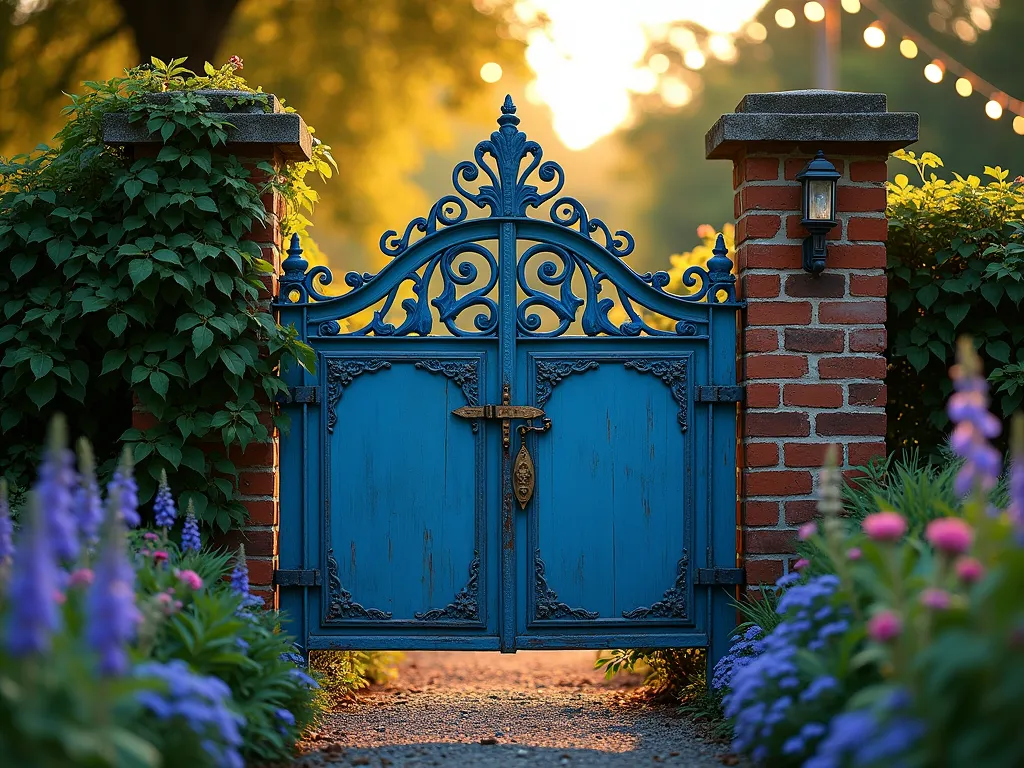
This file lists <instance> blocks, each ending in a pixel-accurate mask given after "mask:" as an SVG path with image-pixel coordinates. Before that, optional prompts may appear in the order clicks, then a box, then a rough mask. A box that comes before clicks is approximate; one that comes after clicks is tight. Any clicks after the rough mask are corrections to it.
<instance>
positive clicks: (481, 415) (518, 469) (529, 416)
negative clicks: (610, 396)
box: [452, 384, 551, 509]
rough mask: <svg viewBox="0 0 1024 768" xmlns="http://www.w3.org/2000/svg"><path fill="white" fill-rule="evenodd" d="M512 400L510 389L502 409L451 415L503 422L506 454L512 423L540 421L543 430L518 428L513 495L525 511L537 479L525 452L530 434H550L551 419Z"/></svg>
mask: <svg viewBox="0 0 1024 768" xmlns="http://www.w3.org/2000/svg"><path fill="white" fill-rule="evenodd" d="M511 400H512V396H511V393H510V391H509V385H508V384H505V385H504V386H502V388H501V405H464V406H462V407H461V408H456V409H455V410H454V411H452V413H453V414H455V415H456V416H461V417H462V418H464V419H501V445H502V447H503V448H504V449H505V450H506V451H507V450H508V449H509V445H510V444H511V442H512V439H511V438H512V435H511V432H512V419H523V420H526V421H532V420H533V419H541V426H539V427H535V426H534V425H533V424H532V423H531V424H523V425H521V426H519V427H518V428H517V431H518V432H519V453H518V454H516V460H515V462H514V463H513V464H512V491H513V493H514V494H515V497H516V500H517V501H518V502H519V506H520V507H521V508H522V509H526V505H527V504H528V503H529V501H530V499H531V498H532V497H533V488H534V484H535V481H536V475H535V471H534V468H533V459H532V458H531V457H530V452H529V451H528V450H526V433H527V432H547V431H548V430H549V429H551V419H549V418H547V416H545V415H544V411H543V409H541V408H535V407H534V406H532V405H512V404H511Z"/></svg>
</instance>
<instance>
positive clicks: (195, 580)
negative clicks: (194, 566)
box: [177, 571, 203, 590]
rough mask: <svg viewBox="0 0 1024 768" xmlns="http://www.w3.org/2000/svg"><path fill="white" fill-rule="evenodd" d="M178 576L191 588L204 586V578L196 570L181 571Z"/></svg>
mask: <svg viewBox="0 0 1024 768" xmlns="http://www.w3.org/2000/svg"><path fill="white" fill-rule="evenodd" d="M177 576H178V579H180V580H181V581H182V582H184V583H185V585H186V586H187V587H188V588H189V589H193V590H195V589H202V587H203V580H202V578H200V576H199V574H198V573H196V572H195V571H179V572H178V574H177Z"/></svg>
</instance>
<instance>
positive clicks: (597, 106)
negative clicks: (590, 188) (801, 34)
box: [481, 0, 768, 149]
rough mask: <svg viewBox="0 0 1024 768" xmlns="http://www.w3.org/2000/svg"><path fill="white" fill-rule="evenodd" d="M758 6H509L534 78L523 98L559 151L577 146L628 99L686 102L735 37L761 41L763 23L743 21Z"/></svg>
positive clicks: (606, 125) (530, 0) (738, 0)
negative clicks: (549, 124) (543, 22)
mask: <svg viewBox="0 0 1024 768" xmlns="http://www.w3.org/2000/svg"><path fill="white" fill-rule="evenodd" d="M484 1H485V2H486V0H484ZM767 2H768V0H519V1H518V2H517V3H516V4H515V14H516V16H517V18H518V19H519V20H521V21H522V27H521V29H522V36H523V37H524V38H525V39H526V42H527V50H526V61H527V63H528V64H529V66H530V68H531V69H532V70H533V72H534V74H535V79H534V80H533V81H532V82H531V83H530V84H529V85H528V87H527V98H529V99H530V101H532V102H535V103H544V104H547V105H548V106H549V107H550V108H551V111H552V120H553V125H554V129H555V131H556V132H557V134H558V136H559V138H561V140H562V141H563V142H564V143H565V145H566V146H567V147H569V148H570V149H584V148H586V147H588V146H590V145H591V144H593V143H594V142H595V141H597V140H598V139H600V138H601V137H603V136H606V135H608V134H610V133H612V132H613V131H614V130H615V129H617V128H620V127H623V126H626V125H628V124H629V122H630V120H631V119H632V117H633V110H634V109H635V104H634V98H633V96H634V95H635V94H651V95H652V96H655V97H660V98H659V101H660V103H663V104H665V105H667V106H669V107H682V106H685V105H686V104H687V103H689V102H690V101H691V100H692V99H693V97H694V95H695V94H696V92H697V91H698V90H699V88H700V83H701V81H700V76H699V75H698V74H697V72H698V71H699V70H700V69H701V68H703V67H704V65H705V64H706V62H707V61H708V60H710V59H719V60H722V61H732V60H734V59H735V58H736V55H737V54H736V46H735V42H736V40H737V38H739V37H741V36H746V37H748V38H751V39H754V40H763V39H764V37H763V33H764V27H762V26H761V25H760V24H756V23H755V24H752V23H751V22H752V21H753V19H754V17H755V16H756V14H757V13H758V11H760V10H761V8H762V7H764V5H765V4H766V3H767ZM538 13H542V14H544V15H546V16H547V18H548V19H550V24H549V25H548V26H547V28H546V29H539V28H537V26H536V25H535V24H531V22H534V20H535V19H536V18H537V15H538ZM513 32H515V27H514V28H513ZM499 73H500V70H494V69H493V68H492V70H491V71H490V72H487V71H482V72H481V76H482V77H484V79H487V80H490V79H492V78H493V77H494V75H495V74H499Z"/></svg>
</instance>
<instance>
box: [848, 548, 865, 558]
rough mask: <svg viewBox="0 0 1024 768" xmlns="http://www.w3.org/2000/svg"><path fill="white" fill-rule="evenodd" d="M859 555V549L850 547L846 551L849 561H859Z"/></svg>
mask: <svg viewBox="0 0 1024 768" xmlns="http://www.w3.org/2000/svg"><path fill="white" fill-rule="evenodd" d="M861 554H862V553H861V551H860V547H850V548H849V549H848V550H846V556H847V557H848V558H850V559H851V560H860V556H861Z"/></svg>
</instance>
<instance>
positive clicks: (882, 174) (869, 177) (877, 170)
mask: <svg viewBox="0 0 1024 768" xmlns="http://www.w3.org/2000/svg"><path fill="white" fill-rule="evenodd" d="M888 178H889V169H888V168H887V167H886V165H885V161H884V160H855V161H854V162H852V163H850V181H860V182H863V181H885V180H886V179H888Z"/></svg>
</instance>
